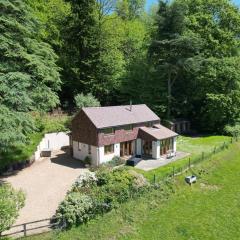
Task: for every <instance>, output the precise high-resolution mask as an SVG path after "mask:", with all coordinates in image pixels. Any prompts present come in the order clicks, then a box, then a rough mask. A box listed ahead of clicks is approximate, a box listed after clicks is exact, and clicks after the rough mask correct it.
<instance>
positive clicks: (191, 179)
mask: <svg viewBox="0 0 240 240" xmlns="http://www.w3.org/2000/svg"><path fill="white" fill-rule="evenodd" d="M185 181H186V182H187V183H189V184H192V183H195V182H197V177H196V176H194V175H192V176H187V177H185Z"/></svg>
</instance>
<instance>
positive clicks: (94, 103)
mask: <svg viewBox="0 0 240 240" xmlns="http://www.w3.org/2000/svg"><path fill="white" fill-rule="evenodd" d="M74 100H75V103H76V106H77V108H79V109H81V108H83V107H99V106H100V102H99V101H98V100H97V99H96V98H95V97H94V96H93V95H92V94H91V93H88V94H87V95H84V94H83V93H80V94H77V95H76V96H75V97H74Z"/></svg>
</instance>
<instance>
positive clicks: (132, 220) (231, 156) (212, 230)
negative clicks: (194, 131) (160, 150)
mask: <svg viewBox="0 0 240 240" xmlns="http://www.w3.org/2000/svg"><path fill="white" fill-rule="evenodd" d="M193 145H194V144H193ZM213 145H214V144H213ZM239 152H240V143H235V144H233V145H231V146H230V147H229V148H228V149H226V150H224V151H222V152H219V153H217V154H216V155H214V156H213V157H212V158H211V159H208V160H205V161H203V162H202V163H200V164H199V165H198V166H196V167H195V168H194V171H195V172H196V173H197V174H198V175H199V176H201V177H200V178H199V179H198V182H197V183H196V184H194V185H193V186H192V187H190V186H188V185H187V184H186V183H185V182H184V175H181V176H178V177H177V178H175V183H174V189H175V190H174V193H171V194H170V195H166V197H165V199H162V197H160V196H162V192H161V191H159V190H154V191H151V192H150V193H148V194H145V195H143V196H142V197H141V198H138V199H135V200H132V201H129V202H128V203H126V204H122V205H121V207H120V208H118V209H116V210H114V211H111V212H109V213H107V214H105V215H103V216H102V217H99V218H98V219H95V220H92V221H90V222H89V223H88V224H85V225H81V226H79V227H76V228H73V229H71V230H69V231H65V232H51V233H47V234H43V235H38V236H35V237H29V238H28V240H35V239H38V240H50V239H60V240H67V239H100V240H101V239H102V240H103V239H119V240H134V239H136V240H139V239H146V240H149V239H154V240H155V239H156V240H157V239H159V240H161V239H163V240H173V239H174V240H178V239H179V240H185V239H186V240H190V239H191V240H195V239H196V240H206V239H213V240H214V239H224V240H228V239H229V240H230V239H231V240H234V239H236V240H237V239H240V230H239V225H240V201H239V200H240V191H239V182H240V174H239V172H240V154H239ZM200 173H202V174H201V175H200ZM186 174H191V173H190V172H189V173H186Z"/></svg>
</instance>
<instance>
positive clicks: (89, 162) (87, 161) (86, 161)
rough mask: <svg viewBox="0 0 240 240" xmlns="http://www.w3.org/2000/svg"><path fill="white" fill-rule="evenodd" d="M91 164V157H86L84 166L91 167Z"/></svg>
mask: <svg viewBox="0 0 240 240" xmlns="http://www.w3.org/2000/svg"><path fill="white" fill-rule="evenodd" d="M91 162H92V159H91V157H89V156H86V157H85V159H84V164H88V165H91Z"/></svg>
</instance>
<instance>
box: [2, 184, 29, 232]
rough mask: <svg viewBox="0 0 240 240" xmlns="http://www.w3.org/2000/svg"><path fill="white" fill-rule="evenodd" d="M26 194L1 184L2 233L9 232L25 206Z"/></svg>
mask: <svg viewBox="0 0 240 240" xmlns="http://www.w3.org/2000/svg"><path fill="white" fill-rule="evenodd" d="M24 200H25V197H24V194H23V193H22V192H21V191H15V190H14V189H13V188H12V187H11V186H10V185H7V184H0V233H1V232H3V231H5V230H8V229H9V228H10V227H11V225H12V224H13V223H14V221H15V220H16V218H17V216H18V212H19V210H20V209H21V208H22V207H23V206H24Z"/></svg>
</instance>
